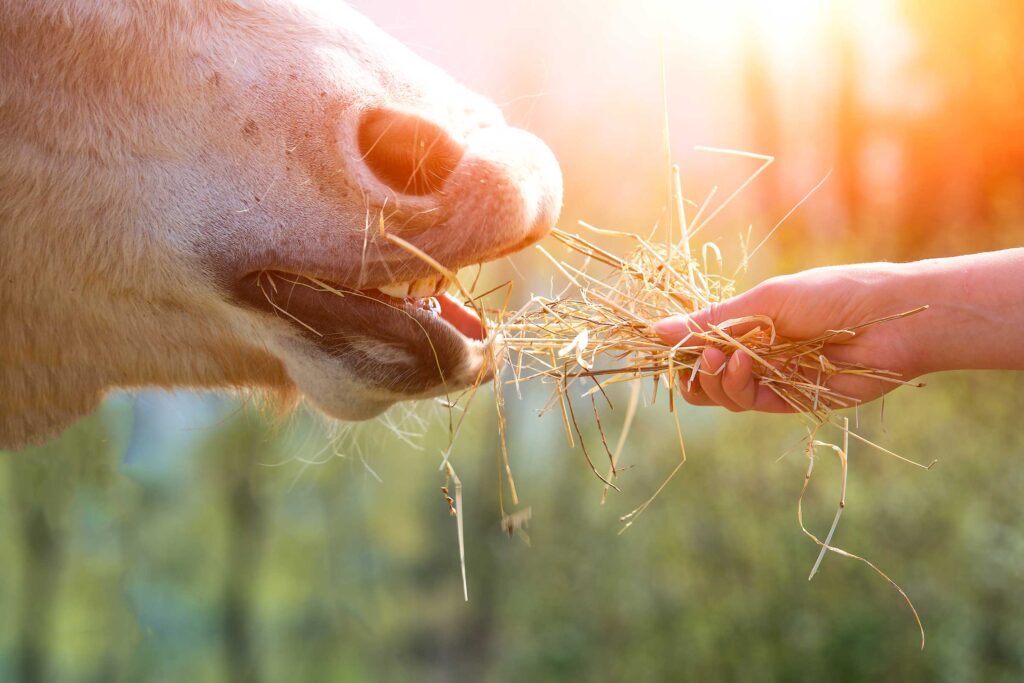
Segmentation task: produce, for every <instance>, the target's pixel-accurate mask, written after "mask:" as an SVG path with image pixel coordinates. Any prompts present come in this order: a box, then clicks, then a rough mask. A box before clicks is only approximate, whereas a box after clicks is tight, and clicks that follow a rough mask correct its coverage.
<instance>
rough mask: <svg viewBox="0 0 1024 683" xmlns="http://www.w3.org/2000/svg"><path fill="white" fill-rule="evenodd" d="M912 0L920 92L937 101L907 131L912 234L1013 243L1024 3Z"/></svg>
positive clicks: (1022, 135) (908, 6) (1023, 191)
mask: <svg viewBox="0 0 1024 683" xmlns="http://www.w3.org/2000/svg"><path fill="white" fill-rule="evenodd" d="M902 6H903V9H904V12H905V15H906V17H907V19H908V21H909V23H910V25H911V27H912V29H913V31H914V33H915V35H916V38H917V58H916V60H915V62H914V64H913V66H912V73H913V75H914V76H915V78H916V79H917V81H918V82H919V84H920V85H921V86H922V88H921V90H922V92H919V93H916V94H917V95H918V97H924V98H926V99H927V104H926V108H925V109H924V110H923V111H920V110H919V108H915V113H914V115H913V116H912V118H910V119H908V120H907V121H906V122H905V124H904V127H903V131H902V137H903V145H904V148H905V157H906V168H905V181H904V182H905V188H904V192H905V194H904V196H903V197H901V209H902V214H903V217H904V218H903V222H904V223H905V224H906V226H907V232H906V236H905V240H906V241H907V242H909V243H910V244H926V243H928V242H934V241H935V238H936V237H939V238H940V240H941V241H940V243H945V244H947V245H950V244H953V245H956V244H960V245H963V244H965V243H966V244H968V245H970V246H971V247H972V248H975V249H985V248H992V247H998V246H1008V244H1013V243H1015V242H1013V241H1012V240H1014V239H1016V240H1019V239H1020V236H1021V235H1022V234H1024V231H1022V230H1021V226H1020V225H1019V223H1020V221H1021V220H1022V219H1024V115H1022V113H1021V112H1022V111H1024V80H1022V79H1021V77H1020V74H1021V73H1024V3H1021V2H1019V0H976V1H975V2H970V3H954V2H930V1H928V0H902ZM949 248H950V247H949V246H947V247H946V249H947V250H948V249H949Z"/></svg>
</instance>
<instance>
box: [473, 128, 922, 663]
mask: <svg viewBox="0 0 1024 683" xmlns="http://www.w3.org/2000/svg"><path fill="white" fill-rule="evenodd" d="M705 149H706V151H711V152H717V153H727V154H738V155H741V156H745V157H751V158H755V159H761V160H763V161H764V163H763V164H762V165H761V166H760V167H759V168H758V169H757V170H756V171H755V172H754V173H753V174H752V175H751V176H749V177H748V178H747V180H746V181H744V182H743V183H742V184H741V185H740V186H739V187H738V188H737V190H736V191H734V192H733V193H732V194H730V195H729V197H727V198H726V199H725V200H724V201H723V202H722V203H721V204H719V205H718V206H717V207H716V208H715V209H714V210H713V211H711V212H710V213H709V214H708V215H707V217H706V218H702V216H703V215H704V214H705V212H706V209H707V207H708V205H709V204H710V201H711V199H712V198H713V197H714V194H715V190H712V192H711V194H710V195H709V196H708V198H707V199H706V200H705V201H704V203H703V204H701V205H700V206H699V207H698V211H697V213H696V215H695V217H694V219H693V221H692V222H688V220H687V215H686V205H687V204H686V201H685V200H684V198H683V196H682V193H681V190H680V182H679V169H678V167H676V166H673V167H672V173H671V179H672V182H671V183H670V201H669V207H670V208H669V219H668V221H667V226H666V228H665V230H664V232H665V235H666V237H667V238H663V239H661V240H657V239H655V238H654V237H650V238H645V237H642V236H640V235H637V234H635V233H630V232H623V231H617V230H608V229H601V228H597V227H595V226H593V225H590V224H588V223H585V222H582V221H581V222H580V224H579V225H580V228H581V233H570V232H567V231H563V230H559V229H555V230H553V232H552V236H553V238H554V239H555V240H556V241H557V242H558V243H559V244H560V245H561V246H563V247H565V248H566V249H567V251H568V252H569V253H570V254H574V255H575V256H576V257H577V258H576V261H577V263H576V264H575V265H574V263H572V262H570V260H568V259H560V258H557V257H556V256H554V255H553V254H552V251H551V250H550V249H548V248H545V247H544V246H541V245H538V246H537V250H538V252H539V253H540V254H542V255H543V256H544V257H545V258H546V259H547V260H548V261H549V262H550V263H551V264H552V265H553V266H554V268H555V269H556V270H557V271H558V272H559V273H560V274H561V276H562V277H564V279H565V281H566V286H565V289H564V290H563V291H562V292H561V293H559V294H557V295H551V296H537V295H534V296H532V297H531V298H530V299H529V301H528V302H527V303H526V305H524V306H523V307H522V308H521V309H519V310H518V311H516V312H514V313H512V314H506V313H505V312H504V310H493V311H489V313H490V314H491V317H492V318H494V319H495V320H496V322H494V323H491V325H490V329H493V334H494V335H495V338H498V337H499V336H500V338H501V339H502V341H503V343H504V346H505V348H506V349H507V350H508V352H509V353H508V357H507V359H506V365H507V366H508V367H510V368H511V371H510V374H511V377H510V378H508V379H506V380H505V383H506V384H512V385H515V387H516V389H517V391H518V389H519V387H520V385H521V384H523V383H524V382H531V383H536V382H544V383H547V384H550V385H551V386H552V392H551V396H550V398H549V400H548V401H547V404H546V405H545V406H544V408H543V409H542V410H541V411H540V412H541V413H543V412H545V411H547V410H550V409H553V408H554V406H556V405H557V406H558V409H559V411H560V412H561V416H562V424H563V427H564V430H565V434H566V439H567V442H568V444H569V446H570V447H571V448H574V447H575V443H576V442H577V441H578V443H579V446H580V450H581V451H582V453H583V456H584V460H585V461H586V463H587V466H588V468H589V469H590V470H591V471H592V472H593V474H594V475H595V476H596V477H597V478H598V479H599V480H600V481H601V482H602V484H603V489H604V490H603V494H602V503H603V502H604V501H605V499H606V497H607V495H608V491H609V489H616V490H618V486H617V485H616V484H615V479H616V477H617V476H618V475H619V473H620V471H621V470H620V469H619V456H620V455H621V453H622V450H623V448H624V446H625V444H626V442H627V440H628V431H629V426H630V424H631V423H632V420H633V415H634V414H635V412H636V409H637V404H638V398H639V392H640V383H641V381H642V380H644V379H650V380H651V381H652V383H653V391H654V396H653V397H652V401H651V404H654V403H655V400H653V399H656V398H657V392H658V390H659V387H662V388H663V391H665V392H667V394H668V401H667V403H668V410H669V412H671V413H673V414H674V415H673V417H674V421H675V428H676V434H677V438H678V444H679V455H680V459H679V462H678V463H677V464H676V465H675V467H674V469H672V471H671V473H670V474H669V476H668V477H667V478H666V479H665V480H664V482H663V483H662V484H661V486H659V487H658V488H657V490H655V491H654V493H653V494H652V495H651V497H650V498H648V499H647V500H646V501H645V502H644V503H643V504H641V505H640V506H639V507H637V508H636V509H634V510H632V511H631V512H630V513H628V514H626V515H623V516H622V517H621V518H620V519H621V521H623V522H624V526H623V528H622V531H625V529H626V528H628V527H629V526H630V525H632V524H633V523H634V522H635V521H636V519H637V518H638V517H639V516H640V515H641V514H643V512H644V511H646V510H647V508H648V507H649V506H650V504H651V503H652V502H653V501H654V499H655V498H656V497H657V496H658V495H659V494H660V493H661V492H662V491H663V490H664V489H665V487H666V486H667V485H668V483H669V482H670V481H671V480H672V478H673V477H674V476H675V475H676V474H677V473H678V472H679V470H680V468H681V467H682V465H683V464H684V463H685V462H686V449H685V442H684V438H683V430H682V427H681V425H680V422H679V415H678V412H677V410H676V402H677V398H676V391H677V387H678V386H679V385H680V384H686V385H692V383H693V382H694V381H696V379H697V376H698V374H699V373H706V372H708V371H707V370H706V369H704V368H702V367H701V360H700V359H701V354H702V352H703V351H704V349H705V348H707V347H711V348H715V349H718V350H720V351H723V352H725V353H743V354H746V355H747V356H749V357H750V358H751V359H752V361H753V363H752V366H753V372H754V375H755V376H756V378H757V381H758V382H759V383H760V384H761V385H762V386H764V387H767V388H768V389H769V390H771V391H772V392H774V393H775V394H776V395H778V396H779V397H780V398H781V399H782V400H783V401H785V403H786V404H787V405H789V406H790V407H791V408H792V409H793V411H794V412H795V413H796V414H798V415H800V416H802V417H803V418H804V419H805V420H806V422H807V427H808V438H807V450H806V454H807V457H808V470H807V473H806V476H805V479H804V486H803V488H802V489H801V492H800V496H799V499H798V501H797V516H798V522H799V524H800V528H801V529H802V530H803V532H804V533H805V534H807V535H808V536H809V537H810V538H811V539H812V540H813V541H814V542H815V543H817V544H818V545H819V546H821V552H820V553H819V555H818V557H817V559H816V561H815V563H814V566H813V568H812V570H811V573H810V576H809V577H808V579H810V578H813V577H814V575H815V574H816V573H817V571H818V569H819V568H820V565H821V563H822V560H823V559H824V556H825V554H827V553H828V552H830V551H831V552H833V553H836V554H838V555H842V556H845V557H850V558H853V559H857V560H860V561H861V562H864V563H865V564H867V565H868V566H869V567H871V569H872V570H874V571H875V572H876V573H878V575H879V576H881V577H882V578H883V579H885V580H886V581H887V582H888V583H889V584H891V585H892V586H893V587H894V588H895V589H896V590H897V591H898V592H899V594H900V595H901V596H902V598H903V599H904V600H905V601H906V603H907V605H908V606H909V608H910V610H911V612H912V614H913V617H914V620H915V622H916V623H917V626H918V628H919V630H920V634H921V647H922V648H923V647H924V642H925V634H924V628H923V625H922V623H921V619H920V617H919V615H918V613H917V610H916V609H915V608H914V605H913V603H912V602H911V600H910V598H909V597H908V596H907V594H906V593H905V592H904V591H903V589H902V588H900V586H899V585H897V584H896V583H895V582H894V581H893V580H892V579H891V578H890V577H889V576H888V575H886V574H885V573H884V572H883V571H882V570H881V569H879V568H878V567H877V566H875V565H874V564H872V563H871V562H869V561H868V560H866V559H864V558H862V557H859V556H857V555H854V554H852V553H849V552H847V551H845V550H842V549H840V548H837V547H835V546H833V545H832V544H831V543H832V538H833V535H834V533H835V531H836V528H837V527H838V524H839V519H840V517H841V515H842V512H843V510H844V508H845V505H846V478H847V468H848V459H847V454H848V452H849V441H850V438H851V437H852V438H854V439H857V440H860V441H861V442H863V443H865V444H868V445H870V446H873V447H875V448H876V449H878V450H879V451H881V452H883V453H885V454H887V455H890V456H892V457H895V458H898V459H899V460H902V461H904V462H907V463H910V464H913V465H915V466H918V467H921V468H924V469H928V468H930V467H931V466H932V465H934V462H932V463H930V464H928V465H923V464H921V463H917V462H914V461H911V460H908V459H906V458H904V457H902V456H900V455H897V454H896V453H893V452H892V451H890V450H888V449H885V448H883V447H881V446H879V445H877V444H874V443H872V442H871V441H868V440H867V439H865V438H863V437H861V436H859V435H857V434H856V433H854V432H852V431H851V430H850V428H849V423H848V419H846V418H843V419H842V420H840V419H839V418H838V417H837V415H836V412H837V411H839V410H842V409H846V408H855V407H856V406H857V404H858V401H857V400H856V399H855V398H853V397H851V396H848V395H844V394H842V393H840V392H838V391H836V390H835V389H834V388H833V384H832V380H833V379H834V378H835V377H837V376H840V375H857V376H860V377H864V378H869V379H873V380H876V381H879V382H887V383H894V384H914V383H912V382H908V381H905V380H903V379H902V378H901V377H900V376H899V375H898V374H897V373H894V372H891V371H888V370H883V369H878V368H871V367H866V366H862V365H856V364H852V363H839V362H834V361H832V360H830V359H829V358H828V357H827V356H826V355H825V347H826V346H827V345H829V344H834V343H840V342H842V341H848V340H849V339H851V338H852V337H854V336H855V335H857V334H858V333H859V332H861V331H862V330H864V329H866V328H868V327H871V326H874V325H880V324H885V323H887V322H890V321H893V320H896V319H899V318H903V317H906V316H909V315H914V314H916V313H918V312H920V311H922V310H924V307H922V308H917V309H914V310H910V311H905V312H902V313H899V314H896V315H891V316H887V317H884V318H879V319H876V320H866V321H863V322H862V323H860V324H858V325H855V326H853V327H849V328H846V329H841V330H828V331H826V332H824V333H823V334H821V335H819V336H817V337H814V338H811V339H787V338H783V337H782V336H780V335H779V334H778V333H777V330H776V326H775V323H774V321H772V320H771V319H770V318H769V317H767V316H761V315H754V316H748V317H745V318H738V319H733V320H727V321H724V322H721V323H719V324H707V325H706V327H704V328H703V329H698V328H697V327H696V326H695V325H694V326H693V327H692V329H691V331H690V333H689V334H688V335H687V336H686V337H685V338H684V339H682V340H681V341H680V342H679V343H678V344H676V345H674V346H669V345H667V344H665V343H664V342H663V341H662V340H661V338H660V337H659V336H658V335H657V333H656V332H655V330H654V324H655V323H656V322H657V321H659V320H662V319H664V318H667V317H670V316H677V315H682V316H691V315H693V314H695V313H697V312H699V311H701V310H703V309H706V308H708V307H709V306H713V305H714V304H716V303H719V302H722V301H725V300H726V299H729V298H730V297H732V296H734V295H735V294H736V293H737V283H736V278H737V275H738V274H739V273H742V272H743V271H744V270H745V269H746V266H747V263H748V260H749V259H750V258H751V257H752V256H753V255H754V254H756V253H757V252H758V251H759V250H760V249H761V247H762V246H763V245H764V244H765V243H766V241H767V240H768V239H769V238H770V237H771V236H772V234H774V233H775V231H776V230H777V229H778V228H779V226H780V225H781V224H782V223H783V222H784V221H785V220H786V219H787V218H788V217H789V216H790V215H791V214H792V213H793V211H795V210H796V209H797V208H798V207H799V206H800V205H801V204H803V202H804V201H806V200H807V199H808V197H810V195H811V194H813V192H814V191H815V190H817V188H818V187H820V186H821V184H822V183H823V182H824V180H825V179H822V183H819V184H818V185H816V186H815V187H814V188H813V189H812V190H811V192H809V193H808V194H807V195H806V196H805V197H804V198H803V199H801V200H800V201H799V202H798V203H797V204H796V205H795V206H794V207H793V208H792V209H791V210H790V211H789V212H787V213H786V215H785V216H783V218H782V219H781V220H780V221H779V222H778V223H776V224H775V226H773V227H772V228H771V230H769V231H768V233H767V234H766V235H765V236H764V238H763V239H761V241H760V242H758V244H757V245H756V246H755V247H754V248H753V249H747V248H746V247H747V245H749V237H748V238H747V240H746V241H744V240H742V238H741V245H742V246H743V250H742V251H743V256H742V259H741V262H740V264H739V265H738V267H737V268H736V270H735V271H734V272H733V273H732V274H728V275H727V274H726V271H725V268H724V263H723V258H722V252H721V249H720V248H719V246H718V245H717V244H715V243H714V242H710V241H708V242H704V243H702V244H698V243H697V242H696V241H695V240H694V236H695V235H696V234H697V233H699V232H701V230H702V229H703V228H704V227H705V226H707V225H708V223H709V222H710V221H711V220H713V219H714V218H715V217H716V216H718V215H719V214H720V212H721V211H722V209H723V208H725V206H726V205H727V204H728V203H729V202H731V201H732V200H733V199H734V198H735V197H736V196H737V195H738V194H739V192H740V191H742V190H743V189H744V188H745V187H747V186H748V185H749V184H750V182H752V181H753V180H754V179H755V178H756V177H757V176H758V175H759V174H760V173H761V172H762V171H763V170H764V169H765V168H766V167H767V166H768V165H769V164H770V163H771V161H772V158H771V157H765V156H762V155H753V154H749V153H744V152H733V151H730V150H721V149H711V148H705ZM826 178H827V176H826ZM673 225H676V226H678V232H676V231H675V230H673ZM583 232H585V233H586V234H587V236H584V235H583V234H582V233H583ZM654 234H657V228H656V230H655V233H654ZM598 240H602V241H608V240H621V241H622V242H624V243H625V244H626V247H625V248H624V249H623V250H622V251H623V252H625V255H619V253H618V250H616V251H612V250H610V249H608V248H605V247H603V246H600V245H599V244H598V243H597V242H598ZM724 367H725V366H724V365H723V366H722V368H724ZM719 371H721V369H720V370H719ZM499 377H500V376H499ZM619 383H631V384H632V386H633V390H632V394H631V398H630V403H629V407H628V408H627V411H626V415H625V419H624V422H623V430H622V432H621V434H620V438H619V441H618V443H617V444H616V447H615V449H614V451H613V450H612V449H610V448H609V446H608V443H607V441H606V439H605V434H604V429H603V426H602V424H601V420H600V415H599V412H598V409H597V405H596V402H595V401H596V399H597V398H598V397H601V398H603V399H604V400H605V401H606V402H607V404H608V405H609V407H610V406H611V401H610V399H608V396H607V394H606V393H605V391H606V389H607V388H608V387H610V386H611V385H614V384H619ZM495 393H496V394H499V395H500V394H501V391H499V390H497V389H496V391H495ZM574 399H575V400H580V399H587V400H588V402H589V403H590V406H589V407H590V411H589V412H591V413H592V415H593V419H594V425H595V427H596V429H597V432H598V433H599V434H600V437H601V444H602V446H603V448H604V451H605V453H606V455H607V458H608V469H607V474H602V473H601V472H600V471H598V468H597V466H596V465H595V462H594V458H593V457H592V455H591V453H590V452H589V450H588V449H587V445H586V442H585V440H584V438H583V433H582V431H581V429H580V425H579V421H578V419H577V415H576V412H577V411H576V408H574V402H575V400H574ZM502 405H503V403H502V401H501V400H500V399H498V400H497V401H496V407H497V408H498V413H499V414H498V420H499V425H500V431H501V435H502V442H504V433H505V419H504V415H503V411H502V410H501V407H502ZM825 425H833V426H836V427H838V428H840V429H841V430H842V436H843V445H842V446H841V447H840V446H837V445H834V444H828V443H825V442H822V441H819V440H818V439H817V438H816V435H817V433H818V430H819V429H820V428H821V427H823V426H825ZM574 435H575V437H576V438H575V439H574ZM818 447H827V448H830V449H832V450H834V451H835V452H836V454H837V455H838V457H839V460H840V464H841V466H842V474H841V476H842V482H841V483H842V493H841V497H840V501H839V504H838V506H837V509H836V514H835V517H834V519H833V523H832V526H831V527H830V529H829V531H828V533H827V535H826V537H825V540H824V541H822V540H820V539H818V538H817V537H816V536H815V535H814V534H812V533H811V532H809V531H808V530H807V529H806V527H805V526H804V522H803V509H802V503H803V495H804V492H805V491H806V489H807V486H808V484H809V482H810V475H811V471H812V468H813V463H814V452H815V448H818ZM502 458H503V461H504V463H505V465H506V475H507V478H508V483H509V485H510V488H511V490H512V491H514V486H513V485H512V480H511V471H510V470H508V469H507V462H508V460H507V449H506V448H505V447H504V443H503V447H502ZM502 515H503V518H504V517H506V516H507V515H506V513H505V511H504V509H503V510H502ZM620 533H621V532H620Z"/></svg>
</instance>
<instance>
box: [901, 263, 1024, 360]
mask: <svg viewBox="0 0 1024 683" xmlns="http://www.w3.org/2000/svg"><path fill="white" fill-rule="evenodd" d="M895 268H896V271H897V272H898V273H899V276H898V278H899V290H898V291H894V292H893V296H894V299H897V300H900V301H905V302H906V303H907V304H914V305H920V304H927V305H928V307H929V308H928V310H927V311H924V312H923V313H921V314H919V315H916V316H913V317H912V318H910V319H908V320H907V323H908V337H909V343H910V344H911V345H912V346H913V348H914V350H915V353H916V354H917V355H918V357H919V359H920V364H921V365H920V367H919V368H918V371H919V374H924V373H927V372H936V371H941V370H965V369H1000V370H1024V248H1017V249H1007V250H1004V251H997V252H989V253H983V254H971V255H967V256H957V257H953V258H945V259H932V260H927V261H917V262H914V263H906V264H897V265H896V266H895ZM908 307H909V308H912V307H913V306H908Z"/></svg>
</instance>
